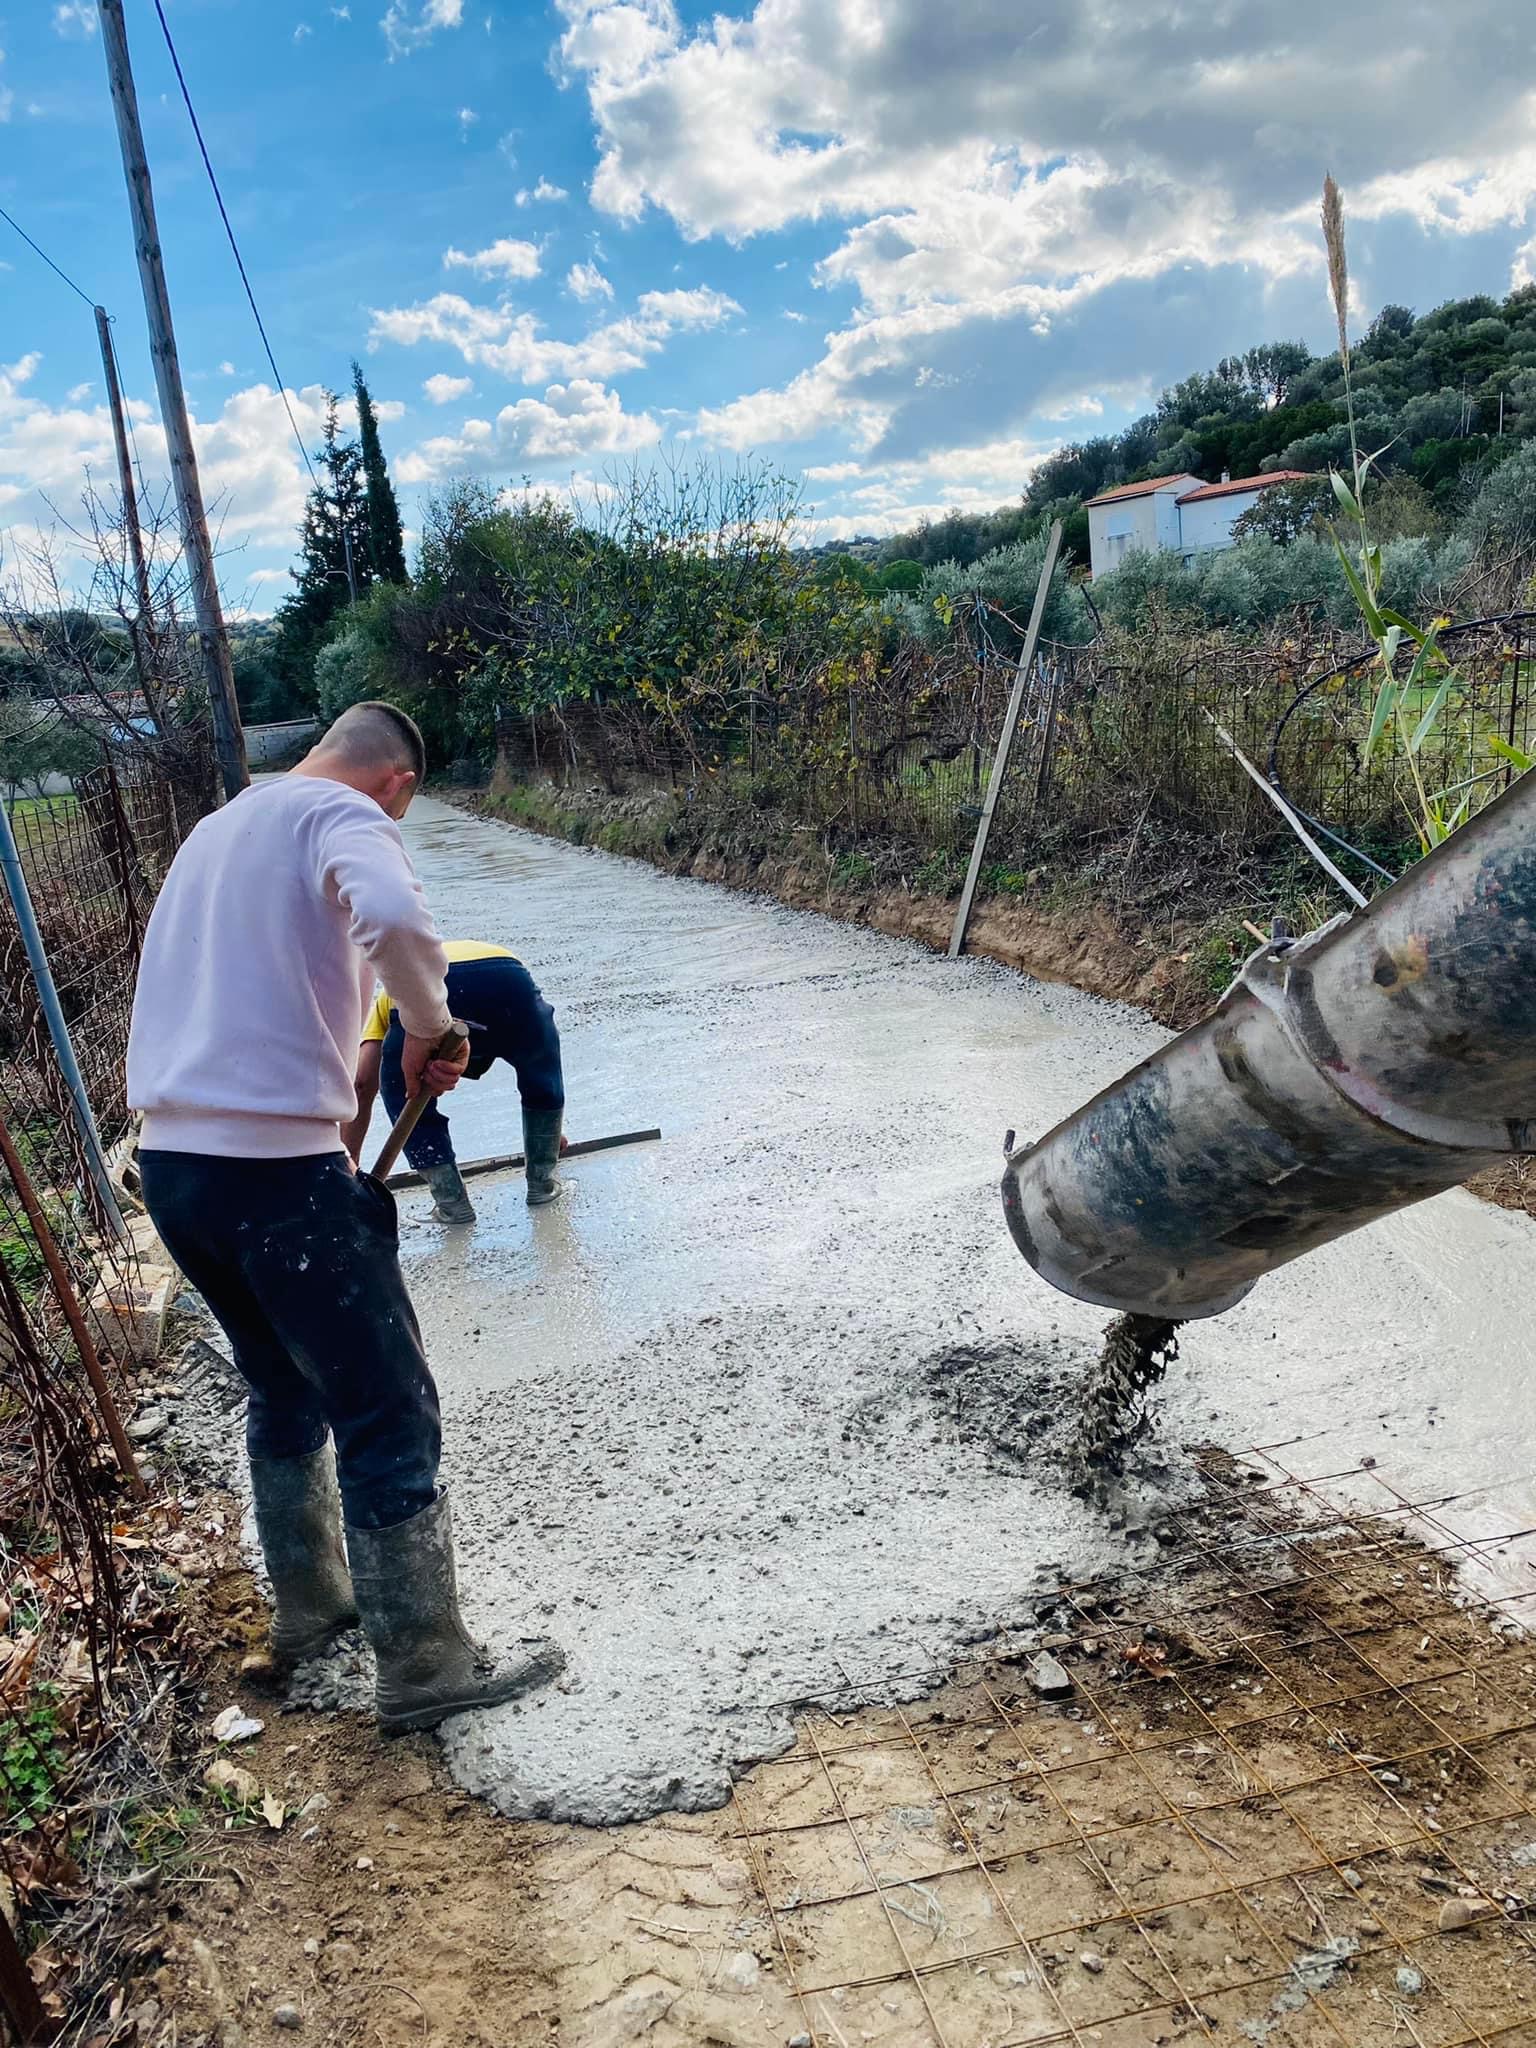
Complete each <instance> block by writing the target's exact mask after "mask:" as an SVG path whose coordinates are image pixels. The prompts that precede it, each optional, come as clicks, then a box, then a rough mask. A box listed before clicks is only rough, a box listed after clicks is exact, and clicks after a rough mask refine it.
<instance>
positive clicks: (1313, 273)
mask: <svg viewBox="0 0 1536 2048" xmlns="http://www.w3.org/2000/svg"><path fill="white" fill-rule="evenodd" d="M557 5H558V8H559V11H560V13H561V14H562V15H563V17H564V22H565V29H564V34H563V36H562V39H561V46H560V57H561V62H562V65H563V69H564V73H565V76H566V77H567V78H568V79H579V80H580V81H581V82H582V83H584V85H585V87H586V91H587V95H588V99H589V103H590V107H591V111H592V115H593V119H594V124H595V128H596V133H597V138H598V150H599V161H598V167H597V171H596V174H595V176H594V179H593V182H592V187H591V196H592V201H593V204H594V205H595V206H597V207H598V208H599V209H600V210H603V211H606V212H609V213H611V214H614V215H615V216H617V217H618V218H620V219H624V220H636V219H638V218H640V217H641V216H642V215H643V214H644V213H645V212H646V211H647V210H648V209H652V208H654V209H658V210H660V211H661V212H663V213H665V214H667V215H668V216H670V218H671V219H672V221H673V222H674V223H675V224H676V225H677V227H678V228H679V229H680V230H681V231H682V232H683V234H685V235H686V236H688V237H690V238H692V239H702V238H706V237H710V236H714V235H721V236H726V237H729V238H731V239H732V240H740V239H742V238H744V237H746V236H750V235H753V234H757V233H762V232H769V231H777V230H781V229H784V228H787V227H789V226H791V225H793V224H795V223H799V222H808V221H826V222H832V223H834V224H836V225H837V228H838V236H837V239H836V240H835V242H834V245H833V247H832V248H831V250H830V252H829V253H828V255H827V256H826V258H825V259H824V260H823V261H822V263H821V264H820V265H819V267H818V269H817V270H816V272H815V281H816V282H817V283H818V284H820V285H821V286H823V287H824V288H826V289H829V290H835V291H839V292H842V291H846V292H848V293H850V294H851V311H850V312H849V313H848V314H847V315H845V316H844V319H843V324H842V325H841V326H840V327H838V328H836V329H835V331H833V332H832V333H830V334H828V336H827V337H826V342H825V346H824V349H823V351H822V353H821V355H820V357H819V359H818V360H817V361H816V362H814V363H813V364H811V365H810V366H808V367H807V368H806V369H804V370H802V371H801V372H800V373H799V374H798V375H797V376H795V377H794V378H792V379H791V380H790V381H789V382H788V383H787V384H785V385H783V386H782V387H780V388H777V389H771V390H764V391H759V392H749V393H745V394H742V395H740V396H739V397H737V398H735V399H734V400H731V401H729V402H728V403H725V404H721V405H717V406H715V407H713V408H711V409H710V410H708V411H706V413H705V414H704V415H703V417H702V419H701V422H700V425H701V429H702V430H703V431H704V432H706V433H707V434H708V435H709V436H710V437H711V438H716V439H719V440H720V441H722V442H723V443H724V444H725V445H729V446H732V447H746V446H751V445H754V444H756V443H758V442H761V441H767V440H797V439H804V438H806V437H808V436H811V435H822V434H834V435H839V436H841V437H842V438H844V439H846V440H848V441H849V442H850V443H851V445H852V446H853V447H854V448H856V449H863V450H875V449H878V455H879V458H880V459H891V458H894V457H900V456H904V455H906V454H910V453H913V452H917V453H922V452H924V451H925V450H927V449H929V448H933V447H937V446H941V445H944V444H945V442H946V440H947V441H949V442H953V443H955V444H956V445H962V444H974V433H975V429H976V428H977V426H979V425H980V423H981V416H982V415H983V414H984V413H985V412H986V411H987V410H988V408H989V407H990V410H991V416H992V422H993V424H994V426H996V427H999V428H1007V429H1009V430H1012V429H1015V428H1020V427H1022V426H1023V425H1024V423H1025V422H1027V421H1029V420H1030V419H1032V418H1037V417H1045V418H1048V417H1059V416H1060V412H1059V407H1060V403H1061V401H1062V400H1064V399H1065V398H1068V397H1071V396H1074V395H1078V396H1080V395H1081V393H1082V390H1083V388H1084V386H1085V384H1086V383H1087V381H1088V378H1087V377H1084V376H1079V377H1078V380H1077V383H1076V386H1075V387H1073V388H1072V389H1067V388H1065V387H1066V386H1067V385H1068V383H1069V379H1070V368H1069V366H1068V365H1066V364H1065V363H1064V362H1063V361H1062V360H1061V358H1062V356H1063V354H1064V353H1065V348H1066V341H1067V338H1068V337H1069V336H1071V337H1079V338H1081V337H1086V338H1087V340H1088V342H1089V343H1090V344H1091V349H1090V353H1091V357H1092V362H1091V367H1090V370H1089V373H1088V374H1089V376H1092V377H1097V378H1098V379H1100V380H1102V381H1103V382H1105V383H1110V382H1116V381H1118V382H1124V380H1125V379H1126V377H1127V376H1128V375H1129V374H1130V372H1131V370H1132V368H1133V367H1135V368H1137V369H1139V370H1140V371H1141V372H1142V373H1143V374H1149V373H1150V374H1151V375H1152V376H1154V378H1157V377H1160V376H1161V375H1162V374H1164V373H1165V372H1166V373H1167V374H1178V373H1181V372H1182V371H1183V370H1186V369H1187V368H1189V367H1190V366H1191V364H1193V363H1197V362H1199V361H1201V360H1203V359H1204V357H1205V355H1207V354H1213V353H1220V352H1221V350H1222V349H1223V348H1224V347H1227V346H1232V345H1236V344H1237V343H1240V342H1243V341H1248V340H1252V339H1254V338H1256V335H1257V334H1258V333H1262V332H1263V331H1265V330H1266V329H1268V330H1270V331H1275V332H1280V331H1285V329H1284V328H1283V327H1281V326H1276V325H1275V324H1274V323H1275V322H1276V321H1277V320H1283V321H1284V322H1285V323H1286V325H1287V326H1289V327H1291V328H1292V330H1293V331H1294V326H1295V325H1298V324H1300V323H1299V322H1298V321H1296V318H1295V315H1294V312H1293V311H1291V310H1290V309H1293V308H1295V307H1296V306H1298V305H1302V304H1305V305H1306V306H1308V307H1311V306H1312V305H1313V303H1314V300H1316V299H1317V293H1318V285H1317V279H1318V276H1319V272H1320V250H1319V244H1318V235H1317V231H1316V221H1315V216H1316V205H1317V190H1318V186H1319V184H1320V182H1321V177H1322V172H1323V170H1324V168H1325V167H1327V166H1328V165H1329V164H1330V163H1331V165H1332V167H1333V168H1334V170H1335V171H1336V172H1337V173H1338V175H1339V176H1340V178H1341V179H1342V180H1343V182H1344V184H1345V188H1346V197H1347V199H1348V200H1349V203H1350V207H1351V212H1352V216H1353V217H1354V218H1355V219H1357V220H1360V221H1374V220H1387V219H1397V220H1405V221H1410V222H1412V223H1414V224H1415V225H1416V226H1418V227H1420V228H1421V229H1424V230H1425V231H1428V232H1431V233H1438V234H1445V233H1452V234H1472V233H1478V232H1487V231H1489V230H1491V229H1492V228H1494V227H1495V226H1498V227H1500V228H1502V230H1503V231H1504V232H1506V233H1507V232H1508V230H1509V229H1510V227H1511V225H1512V224H1514V223H1517V222H1519V221H1521V220H1522V219H1524V218H1526V217H1527V216H1528V215H1529V213H1530V210H1531V208H1532V206H1533V204H1536V93H1533V92H1532V71H1531V64H1530V52H1529V40H1528V34H1527V33H1526V31H1525V30H1524V29H1523V28H1522V27H1521V26H1520V24H1519V22H1518V21H1517V19H1516V14H1515V11H1513V10H1511V9H1510V7H1509V5H1508V0H1463V5H1462V6H1461V7H1460V8H1458V9H1456V10H1454V11H1452V10H1445V9H1431V8H1428V7H1418V6H1415V7H1414V8H1413V10H1412V13H1411V21H1412V28H1411V32H1406V31H1405V33H1404V34H1403V35H1402V36H1401V37H1400V38H1399V39H1398V42H1397V43H1396V44H1395V45H1394V57H1393V61H1392V62H1391V63H1390V64H1386V63H1384V62H1383V61H1382V58H1381V53H1380V48H1379V41H1378V25H1377V24H1375V23H1374V22H1373V21H1372V20H1371V19H1370V18H1368V15H1362V14H1361V13H1360V11H1359V10H1356V11H1355V12H1353V13H1351V12H1350V11H1349V10H1340V9H1339V8H1338V7H1337V5H1336V4H1335V0H1284V4H1282V0H1248V4H1246V5H1243V6H1222V7H1218V8H1217V9H1215V10H1214V11H1212V10H1210V9H1206V10H1200V9H1190V8H1189V7H1188V6H1187V5H1186V4H1185V0H1143V4H1141V5H1140V6H1137V7H1135V8H1130V7H1127V6H1126V5H1125V4H1124V0H1120V4H1109V0H1090V4H1089V5H1087V6H1084V5H1082V4H1081V0H1035V4H1034V5H1032V6H1031V7H1030V8H1028V9H1027V10H1022V11H1021V9H1020V7H1019V5H1018V0H971V4H969V5H968V6H966V7H965V8H962V9H958V10H952V11H951V13H950V14H949V15H947V16H943V17H939V16H936V15H935V13H934V10H933V8H932V6H931V0H743V5H742V6H741V7H739V8H738V9H735V10H731V11H729V12H727V11H725V10H713V11H710V12H708V13H706V14H704V15H702V16H699V17H697V19H696V20H695V19H694V18H691V17H690V18H689V19H687V20H685V18H684V15H683V13H682V11H681V10H680V9H679V8H678V7H677V6H676V5H675V4H674V0H557ZM1365 79H1369V80H1370V81H1371V86H1370V90H1369V91H1368V92H1363V91H1362V81H1363V80H1365ZM1467 105H1475V106H1477V107H1478V109H1479V118H1478V133H1477V137H1476V143H1475V148H1476V152H1477V154H1476V157H1475V158H1474V157H1472V156H1471V155H1469V154H1463V152H1464V151H1467V150H1468V147H1469V145H1468V143H1467V139H1466V130H1465V126H1464V123H1463V121H1462V119H1461V116H1460V114H1459V112H1458V111H1457V110H1458V109H1459V108H1462V107H1465V106H1467ZM1426 110H1427V111H1426ZM1303 287H1305V291H1303ZM1393 295H1394V296H1401V295H1402V293H1401V292H1394V294H1393ZM1318 302H1319V303H1320V301H1318ZM1196 307H1198V308H1200V310H1201V311H1202V312H1203V314H1204V316H1205V331H1204V332H1202V331H1201V328H1200V325H1199V323H1198V322H1196V321H1194V320H1193V318H1192V311H1193V309H1195V308H1196ZM1282 307H1283V308H1285V309H1287V310H1286V311H1284V312H1281V311H1280V310H1279V309H1280V308H1282ZM1165 308H1171V309H1172V315H1173V317H1172V318H1163V317H1160V316H1161V315H1162V313H1163V312H1164V309H1165ZM1309 317H1310V316H1309ZM1212 319H1216V320H1219V321H1220V322H1221V323H1222V332H1221V337H1220V339H1219V340H1216V339H1215V338H1214V337H1213V336H1212V335H1211V333H1210V323H1211V321H1212ZM1106 321H1118V323H1119V326H1118V342H1117V341H1116V337H1115V336H1114V335H1112V334H1106V332H1105V328H1104V323H1105V322H1106ZM1228 322H1230V323H1232V325H1231V327H1230V328H1229V327H1228V326H1227V323H1228ZM1261 322H1262V326H1260V325H1259V323H1261ZM1175 340H1176V341H1177V343H1178V345H1179V346H1180V348H1181V349H1182V350H1184V351H1185V355H1184V359H1183V360H1182V361H1178V360H1175V361H1173V362H1168V361H1167V360H1166V355H1165V345H1166V344H1168V343H1171V342H1173V341H1175ZM1149 344H1150V345H1149ZM1042 384H1043V385H1044V386H1046V387H1047V388H1046V389H1045V390H1044V391H1043V392H1042V388H1041V387H1042ZM1042 399H1043V400H1044V402H1045V403H1047V404H1048V405H1049V406H1051V407H1053V408H1055V410H1054V411H1042V409H1041V406H1042Z"/></svg>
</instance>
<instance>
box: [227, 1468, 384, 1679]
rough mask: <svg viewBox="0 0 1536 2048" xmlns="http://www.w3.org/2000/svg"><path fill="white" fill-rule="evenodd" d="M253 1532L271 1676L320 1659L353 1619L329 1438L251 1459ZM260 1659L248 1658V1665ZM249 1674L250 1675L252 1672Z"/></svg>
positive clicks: (354, 1611) (354, 1612)
mask: <svg viewBox="0 0 1536 2048" xmlns="http://www.w3.org/2000/svg"><path fill="white" fill-rule="evenodd" d="M251 1494H252V1497H253V1498H254V1500H255V1503H256V1533H257V1535H258V1536H259V1537H260V1539H261V1554H262V1557H263V1558H264V1559H265V1560H266V1566H267V1576H268V1578H269V1579H270V1580H271V1581H272V1605H273V1614H272V1631H271V1638H270V1656H269V1658H268V1660H267V1661H268V1664H269V1666H270V1673H271V1676H273V1677H280V1676H283V1675H285V1674H286V1673H287V1672H290V1671H291V1670H292V1669H293V1667H294V1665H295V1664H302V1663H303V1662H304V1660H305V1658H306V1657H317V1656H318V1655H319V1654H320V1652H321V1651H322V1650H323V1649H324V1648H325V1647H326V1645H327V1644H328V1643H329V1642H330V1641H331V1640H332V1638H333V1637H335V1636H339V1635H340V1634H341V1633H342V1631H343V1630H344V1629H349V1628H355V1627H356V1626H357V1622H358V1612H357V1602H356V1599H355V1598H354V1596H353V1592H352V1580H351V1578H350V1576H349V1574H348V1572H347V1559H346V1553H345V1551H344V1550H343V1549H342V1547H341V1502H340V1499H339V1498H338V1496H337V1492H336V1459H335V1454H334V1453H333V1451H332V1449H331V1446H330V1445H329V1444H326V1445H324V1446H323V1448H322V1449H320V1450H318V1451H314V1452H312V1453H311V1454H310V1456H309V1457H307V1458H252V1460H251ZM257 1661H258V1660H254V1659H253V1660H252V1664H253V1666H254V1664H255V1663H256V1662H257ZM251 1675H255V1672H254V1670H253V1672H252V1674H251Z"/></svg>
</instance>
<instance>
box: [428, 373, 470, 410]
mask: <svg viewBox="0 0 1536 2048" xmlns="http://www.w3.org/2000/svg"><path fill="white" fill-rule="evenodd" d="M421 388H422V390H423V391H424V392H425V393H426V394H427V397H428V398H429V399H430V400H431V401H432V403H433V404H434V405H452V403H453V401H454V400H455V399H456V398H468V396H469V394H470V393H471V391H473V390H474V388H475V380H474V378H473V377H449V376H445V375H444V373H443V372H442V371H441V370H439V371H438V373H437V375H436V376H435V377H428V378H427V379H426V381H425V382H424V383H423V385H422V387H421Z"/></svg>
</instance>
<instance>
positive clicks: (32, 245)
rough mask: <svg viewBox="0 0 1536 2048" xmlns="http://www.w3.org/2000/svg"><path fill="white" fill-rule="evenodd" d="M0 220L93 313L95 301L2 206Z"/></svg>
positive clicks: (0, 207)
mask: <svg viewBox="0 0 1536 2048" xmlns="http://www.w3.org/2000/svg"><path fill="white" fill-rule="evenodd" d="M0 220H3V221H4V222H5V223H6V225H7V226H8V227H13V228H14V229H15V230H16V232H17V234H18V235H20V237H21V239H22V240H23V241H24V242H25V243H26V245H27V247H28V248H29V249H30V250H31V251H32V253H33V254H34V255H35V256H41V257H42V259H43V261H44V262H45V263H46V264H47V266H48V268H49V269H50V270H51V271H52V272H53V274H54V276H55V277H61V278H63V280H64V282H65V283H66V284H67V285H68V286H69V288H70V290H71V291H72V292H74V293H75V295H76V296H77V297H78V298H82V299H84V301H85V303H86V304H87V305H88V306H89V307H90V308H91V309H92V311H93V312H94V311H95V307H96V301H95V300H94V299H93V298H92V297H91V295H90V293H89V292H87V291H82V290H81V288H80V286H79V285H77V284H76V283H75V280H74V279H73V278H72V277H71V276H70V274H69V272H68V271H67V270H60V268H59V266H58V264H57V263H55V262H54V260H53V258H52V257H51V256H50V255H49V254H48V251H47V250H46V249H40V248H39V247H38V246H37V244H36V242H34V241H33V239H32V237H31V236H30V235H29V234H28V233H27V231H26V229H25V228H24V227H23V226H22V225H21V223H20V221H16V220H12V219H11V216H10V215H9V214H8V213H7V212H6V210H5V208H4V207H3V206H0Z"/></svg>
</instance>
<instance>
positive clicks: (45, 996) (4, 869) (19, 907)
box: [0, 801, 128, 1244]
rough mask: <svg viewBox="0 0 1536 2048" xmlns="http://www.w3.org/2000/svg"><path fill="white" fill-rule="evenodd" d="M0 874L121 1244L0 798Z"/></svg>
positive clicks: (95, 1134)
mask: <svg viewBox="0 0 1536 2048" xmlns="http://www.w3.org/2000/svg"><path fill="white" fill-rule="evenodd" d="M0 879H3V881H4V884H5V893H6V895H7V896H8V897H9V898H10V900H11V908H12V910H14V911H15V913H16V926H17V929H18V930H19V932H20V933H21V943H22V945H23V947H24V948H25V949H26V955H27V963H28V965H29V966H30V967H31V969H32V978H33V980H34V981H35V982H36V984H37V1001H38V1007H39V1009H40V1010H41V1011H42V1013H43V1022H44V1024H45V1025H46V1027H47V1031H48V1037H49V1039H50V1041H51V1043H52V1045H53V1050H54V1056H55V1058H56V1059H57V1060H58V1063H59V1071H60V1073H61V1074H62V1075H63V1077H64V1085H65V1087H66V1088H67V1089H68V1091H69V1101H70V1107H71V1111H72V1113H73V1118H74V1124H75V1130H76V1132H77V1134H78V1136H79V1139H80V1144H81V1148H82V1150H83V1151H84V1154H85V1160H86V1166H87V1169H88V1171H89V1173H90V1176H91V1183H92V1185H93V1187H94V1188H95V1191H96V1197H97V1200H98V1201H99V1202H100V1204H101V1208H102V1213H103V1214H104V1215H105V1217H106V1219H107V1222H108V1225H109V1226H110V1228H111V1230H112V1234H113V1236H114V1237H116V1238H117V1240H118V1242H119V1243H120V1244H126V1243H127V1242H128V1226H127V1224H126V1223H125V1222H124V1221H123V1212H122V1210H121V1209H120V1208H119V1207H118V1205H117V1196H116V1195H115V1194H114V1193H113V1191H112V1177H111V1175H110V1174H109V1173H108V1171H107V1155H106V1153H105V1152H104V1151H103V1149H102V1143H101V1133H100V1132H99V1131H98V1130H97V1128H96V1116H95V1112H94V1111H93V1110H92V1108H91V1099H90V1097H89V1096H88V1095H87V1094H86V1092H85V1082H84V1080H83V1079H82V1077H81V1073H80V1063H79V1061H78V1060H77V1059H76V1058H75V1048H74V1044H73V1042H72V1041H71V1039H70V1035H69V1026H68V1025H67V1024H66V1023H65V1021H64V1011H63V1007H62V1005H61V1004H60V1002H59V991H58V989H57V987H56V986H55V985H54V979H53V972H52V970H51V969H50V967H49V965H48V954H47V952H46V950H45V948H44V946H43V935H42V933H41V932H40V931H39V930H38V925H37V914H36V912H35V911H34V910H33V908H32V895H31V892H30V890H29V889H28V888H27V878H26V876H25V875H24V874H23V873H22V868H21V855H20V854H19V853H18V852H17V850H16V834H15V832H14V831H13V830H12V829H11V811H10V806H9V804H7V803H5V802H4V801H0Z"/></svg>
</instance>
